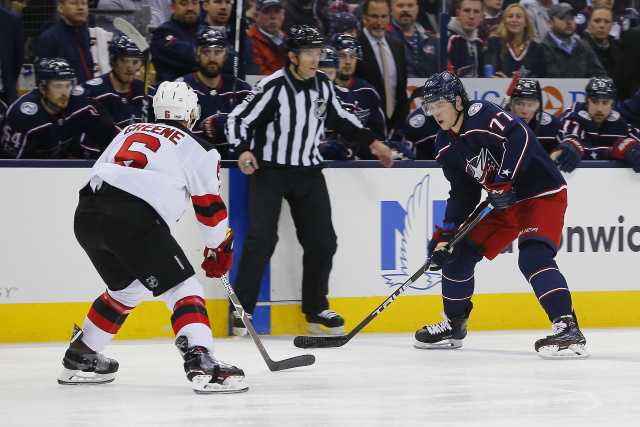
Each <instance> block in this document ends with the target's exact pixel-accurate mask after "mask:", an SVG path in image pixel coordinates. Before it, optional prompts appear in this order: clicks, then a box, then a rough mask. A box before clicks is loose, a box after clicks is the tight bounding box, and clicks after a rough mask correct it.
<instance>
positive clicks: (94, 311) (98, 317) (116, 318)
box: [87, 292, 134, 334]
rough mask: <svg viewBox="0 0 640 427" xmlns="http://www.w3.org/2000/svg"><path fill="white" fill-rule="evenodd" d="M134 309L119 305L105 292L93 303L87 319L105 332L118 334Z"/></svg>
mask: <svg viewBox="0 0 640 427" xmlns="http://www.w3.org/2000/svg"><path fill="white" fill-rule="evenodd" d="M133 308H134V307H127V306H126V305H124V304H121V303H119V302H118V301H116V300H115V299H113V298H112V297H111V296H110V295H109V294H108V293H107V292H105V293H104V294H102V295H100V296H99V297H98V298H97V299H96V300H95V301H94V302H93V305H92V306H91V309H90V310H89V314H88V316H87V317H88V318H89V320H91V322H93V324H94V325H96V326H97V327H99V328H100V329H102V330H103V331H105V332H108V333H110V334H116V333H118V331H119V330H120V328H121V327H122V324H123V323H124V321H125V320H126V319H127V316H129V313H130V312H131V310H133Z"/></svg>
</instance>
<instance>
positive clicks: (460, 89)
mask: <svg viewBox="0 0 640 427" xmlns="http://www.w3.org/2000/svg"><path fill="white" fill-rule="evenodd" d="M456 96H459V97H460V98H461V99H462V105H463V106H464V105H466V104H467V103H468V102H469V97H468V96H467V91H466V90H465V89H464V86H463V85H462V81H460V78H459V77H458V76H456V75H455V74H453V73H452V72H451V71H443V72H442V73H439V74H434V75H432V76H431V77H429V78H428V79H427V81H426V82H425V83H424V86H423V87H422V109H423V110H424V112H425V114H427V115H428V114H429V113H428V112H427V103H429V102H434V101H437V100H439V99H444V100H447V101H450V102H452V103H453V104H454V106H455V103H456Z"/></svg>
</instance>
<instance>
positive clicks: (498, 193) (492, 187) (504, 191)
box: [487, 181, 517, 211]
mask: <svg viewBox="0 0 640 427" xmlns="http://www.w3.org/2000/svg"><path fill="white" fill-rule="evenodd" d="M487 191H488V192H489V202H490V203H491V204H492V205H493V207H494V208H496V209H497V210H499V211H503V210H505V209H507V208H508V207H509V206H513V205H515V204H516V201H517V199H516V192H515V190H514V189H513V188H511V181H504V182H494V183H493V184H487Z"/></svg>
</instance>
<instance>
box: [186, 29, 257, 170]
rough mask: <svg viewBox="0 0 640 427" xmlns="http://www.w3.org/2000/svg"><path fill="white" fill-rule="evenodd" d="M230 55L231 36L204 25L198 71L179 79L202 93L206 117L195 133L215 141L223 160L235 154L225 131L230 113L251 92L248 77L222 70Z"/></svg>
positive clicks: (198, 47)
mask: <svg viewBox="0 0 640 427" xmlns="http://www.w3.org/2000/svg"><path fill="white" fill-rule="evenodd" d="M226 58H227V39H226V37H225V36H224V35H223V34H222V32H221V31H219V30H215V29H213V28H211V27H201V28H200V30H199V31H198V34H197V38H196V62H197V63H198V71H196V72H194V73H190V74H187V75H185V76H183V77H180V78H178V79H176V81H184V82H185V83H187V84H188V85H189V86H191V88H192V89H193V91H194V92H195V93H196V95H198V103H199V104H200V108H201V114H200V117H202V119H200V120H199V121H198V122H197V123H196V125H195V127H194V129H193V133H194V134H196V135H197V136H200V137H203V138H205V139H207V140H208V141H209V142H211V143H212V144H214V145H215V146H216V149H217V150H218V152H219V153H220V156H221V157H222V159H223V160H229V159H231V157H232V155H231V153H230V150H229V144H228V142H227V136H226V133H225V126H226V124H227V116H228V115H229V113H230V112H231V111H232V110H233V109H234V108H235V106H236V105H238V104H240V103H241V102H242V101H243V100H244V98H245V96H247V95H248V94H249V92H251V86H249V84H248V83H247V82H245V81H244V80H241V79H237V78H234V77H233V76H232V75H230V74H222V68H223V65H224V62H225V60H226ZM234 80H235V81H234Z"/></svg>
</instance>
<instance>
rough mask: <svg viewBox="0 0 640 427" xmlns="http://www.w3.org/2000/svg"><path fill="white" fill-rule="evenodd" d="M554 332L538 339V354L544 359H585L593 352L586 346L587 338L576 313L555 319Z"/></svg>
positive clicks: (536, 345) (536, 346)
mask: <svg viewBox="0 0 640 427" xmlns="http://www.w3.org/2000/svg"><path fill="white" fill-rule="evenodd" d="M552 328H553V334H551V335H549V336H547V337H546V338H542V339H539V340H538V341H536V344H535V348H536V351H537V352H538V356H540V357H541V358H543V359H548V360H556V359H584V358H587V357H589V356H591V354H589V352H588V351H587V350H586V349H585V348H584V345H585V344H586V343H587V340H586V339H585V338H584V335H582V332H580V328H579V327H578V321H577V319H576V317H575V313H574V315H571V314H566V315H564V316H560V317H558V318H557V319H555V320H554V321H553V325H552Z"/></svg>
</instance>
